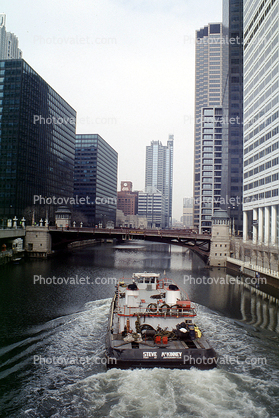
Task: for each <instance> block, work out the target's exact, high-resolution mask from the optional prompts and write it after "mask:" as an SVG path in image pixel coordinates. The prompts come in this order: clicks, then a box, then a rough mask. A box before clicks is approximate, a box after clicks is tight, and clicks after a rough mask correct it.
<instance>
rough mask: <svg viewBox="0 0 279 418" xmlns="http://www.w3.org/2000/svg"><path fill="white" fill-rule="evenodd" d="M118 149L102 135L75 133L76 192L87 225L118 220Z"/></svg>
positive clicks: (79, 209)
mask: <svg viewBox="0 0 279 418" xmlns="http://www.w3.org/2000/svg"><path fill="white" fill-rule="evenodd" d="M117 161H118V154H117V152H116V151H115V150H114V149H113V148H112V147H111V146H110V145H109V144H108V143H107V142H106V141H105V140H104V139H103V138H102V137H101V136H100V135H97V134H92V135H76V152H75V171H74V195H75V198H76V200H77V201H78V202H80V203H79V205H77V206H76V209H77V210H78V211H80V212H82V213H83V214H84V215H85V216H86V218H87V225H89V226H94V225H96V224H97V225H98V224H99V223H101V224H102V226H103V227H105V226H107V225H108V224H109V223H111V222H113V223H114V225H115V223H116V207H117Z"/></svg>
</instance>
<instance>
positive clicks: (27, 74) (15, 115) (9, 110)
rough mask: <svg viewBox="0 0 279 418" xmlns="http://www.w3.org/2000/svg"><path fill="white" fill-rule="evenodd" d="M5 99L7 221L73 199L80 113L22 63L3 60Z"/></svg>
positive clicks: (2, 207) (1, 195)
mask: <svg viewBox="0 0 279 418" xmlns="http://www.w3.org/2000/svg"><path fill="white" fill-rule="evenodd" d="M0 97H1V100H0V118H1V130H0V139H1V148H0V219H1V220H2V222H4V220H5V219H7V218H11V217H14V216H17V217H21V216H23V214H24V210H26V208H28V207H35V206H36V205H37V206H38V205H39V206H42V205H45V207H46V212H47V210H48V209H47V208H48V207H50V206H51V204H53V203H54V204H55V202H54V199H53V197H55V198H56V199H58V198H60V199H61V198H64V197H65V198H69V197H72V196H73V169H74V156H75V128H76V112H75V110H74V109H73V108H72V107H71V106H70V105H69V104H68V103H67V102H66V101H65V100H64V99H63V98H62V97H61V96H60V95H59V94H58V93H56V91H55V90H53V89H52V88H51V87H50V86H49V85H48V84H47V83H46V81H44V80H43V78H41V77H40V76H39V74H37V73H36V72H35V71H34V70H33V69H32V68H31V67H30V66H29V65H28V64H27V63H26V62H25V61H24V60H22V59H19V60H1V61H0ZM47 198H48V199H50V200H48V201H46V199H47ZM56 208H57V206H56ZM46 216H47V214H46Z"/></svg>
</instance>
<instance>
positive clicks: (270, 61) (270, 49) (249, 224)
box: [243, 0, 279, 245]
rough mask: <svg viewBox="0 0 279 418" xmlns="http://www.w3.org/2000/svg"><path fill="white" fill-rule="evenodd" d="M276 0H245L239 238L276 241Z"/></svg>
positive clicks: (278, 44)
mask: <svg viewBox="0 0 279 418" xmlns="http://www.w3.org/2000/svg"><path fill="white" fill-rule="evenodd" d="M278 28H279V1H278V0H271V1H266V2H263V1H262V0H254V1H252V0H246V1H244V145H243V146H244V168H243V171H244V180H243V182H244V191H243V194H244V205H243V211H244V212H243V239H244V241H246V240H247V239H251V238H252V239H253V241H254V243H255V244H259V245H277V244H278V239H279V174H278V167H279V94H278V92H279V66H278V56H279V29H278Z"/></svg>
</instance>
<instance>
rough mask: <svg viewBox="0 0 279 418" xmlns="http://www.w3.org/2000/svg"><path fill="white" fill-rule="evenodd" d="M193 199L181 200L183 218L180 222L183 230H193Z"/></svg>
mask: <svg viewBox="0 0 279 418" xmlns="http://www.w3.org/2000/svg"><path fill="white" fill-rule="evenodd" d="M193 200H194V199H193V198H192V197H185V198H184V199H183V216H182V218H181V222H182V225H183V227H185V228H193Z"/></svg>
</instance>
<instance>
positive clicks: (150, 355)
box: [143, 351, 157, 358]
mask: <svg viewBox="0 0 279 418" xmlns="http://www.w3.org/2000/svg"><path fill="white" fill-rule="evenodd" d="M143 358H157V353H156V351H144V352H143Z"/></svg>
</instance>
